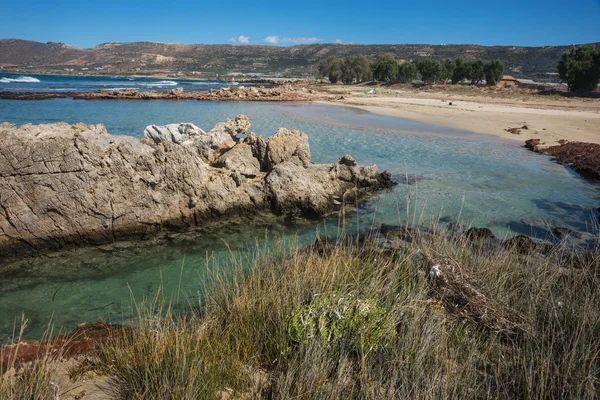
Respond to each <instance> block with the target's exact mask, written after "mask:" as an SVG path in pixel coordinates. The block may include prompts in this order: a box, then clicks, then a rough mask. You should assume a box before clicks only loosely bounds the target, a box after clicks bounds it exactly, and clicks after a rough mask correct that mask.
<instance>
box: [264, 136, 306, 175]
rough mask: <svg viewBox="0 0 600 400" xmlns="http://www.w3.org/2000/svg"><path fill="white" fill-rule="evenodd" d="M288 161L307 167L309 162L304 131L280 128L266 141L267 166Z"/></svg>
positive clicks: (270, 166)
mask: <svg viewBox="0 0 600 400" xmlns="http://www.w3.org/2000/svg"><path fill="white" fill-rule="evenodd" d="M285 161H290V162H292V163H294V164H296V165H299V166H303V167H307V166H308V165H309V164H310V148H309V146H308V136H307V135H306V133H304V132H300V131H297V130H289V129H285V128H280V129H279V130H278V131H277V132H276V133H275V135H273V136H271V137H270V138H269V141H268V143H267V167H268V168H273V167H274V166H275V165H277V164H281V163H283V162H285Z"/></svg>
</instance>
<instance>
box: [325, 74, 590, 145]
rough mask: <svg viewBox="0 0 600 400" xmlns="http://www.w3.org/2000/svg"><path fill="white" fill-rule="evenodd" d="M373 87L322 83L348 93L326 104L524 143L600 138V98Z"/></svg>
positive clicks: (328, 90) (334, 91)
mask: <svg viewBox="0 0 600 400" xmlns="http://www.w3.org/2000/svg"><path fill="white" fill-rule="evenodd" d="M370 89H371V87H369V86H362V87H361V86H330V87H325V88H323V87H322V88H321V90H323V91H326V92H328V93H335V94H337V95H338V96H339V97H338V98H341V97H343V99H339V100H335V101H328V102H325V103H329V104H337V105H347V106H353V107H358V108H361V109H364V110H366V111H369V112H372V113H374V114H380V115H388V116H394V117H400V118H406V119H410V120H413V121H418V122H423V123H428V124H432V125H439V126H447V127H451V128H457V129H464V130H469V131H472V132H476V133H481V134H492V135H496V136H500V137H502V138H505V139H511V140H518V141H520V142H524V141H525V140H527V139H531V138H537V139H540V140H541V142H542V143H544V144H546V145H552V144H556V143H557V142H558V141H559V140H561V139H564V140H568V141H581V142H590V143H600V99H580V98H564V97H560V96H556V95H553V96H544V95H535V94H534V95H532V94H531V93H527V92H523V91H519V90H515V91H514V92H512V93H511V92H507V91H506V90H504V91H503V92H502V93H497V94H495V93H494V92H493V91H482V92H481V93H475V94H473V93H468V94H465V93H460V92H454V93H453V92H449V91H448V90H447V89H443V88H440V89H437V90H435V89H434V90H430V91H423V90H406V89H389V88H382V87H377V88H376V91H377V94H366V92H368V91H369V90H370ZM507 93H508V94H507ZM450 103H452V105H450ZM524 125H527V127H528V128H529V129H520V133H519V134H515V133H510V132H507V129H510V128H522V127H523V126H524Z"/></svg>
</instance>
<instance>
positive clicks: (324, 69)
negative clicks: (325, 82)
mask: <svg viewBox="0 0 600 400" xmlns="http://www.w3.org/2000/svg"><path fill="white" fill-rule="evenodd" d="M343 64H344V60H343V59H341V58H339V57H336V56H329V57H327V58H326V59H324V60H322V61H321V62H320V63H319V74H321V76H322V77H327V78H329V81H330V82H331V83H337V82H338V81H339V80H340V79H341V78H342V65H343Z"/></svg>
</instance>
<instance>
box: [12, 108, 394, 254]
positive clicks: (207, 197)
mask: <svg viewBox="0 0 600 400" xmlns="http://www.w3.org/2000/svg"><path fill="white" fill-rule="evenodd" d="M249 126H250V122H249V120H248V118H247V117H245V116H238V117H236V118H235V119H234V120H228V121H226V122H223V123H219V124H217V125H216V126H215V127H214V128H213V129H212V130H210V131H209V132H208V133H206V132H204V131H203V130H201V129H200V128H198V127H195V126H194V125H192V124H176V125H168V126H166V127H158V126H151V127H148V128H147V129H146V131H145V138H144V139H141V140H140V139H136V138H133V137H128V136H113V135H110V134H108V133H107V132H106V129H105V128H104V127H103V126H102V125H84V124H77V125H69V124H66V123H58V124H49V125H36V126H33V125H24V126H22V127H20V128H17V127H16V126H15V125H12V124H7V123H5V124H1V125H0V259H7V258H9V257H10V256H14V255H24V254H28V253H38V252H39V251H40V250H44V249H60V248H63V247H67V246H74V245H84V244H101V243H110V242H113V241H117V240H122V239H132V238H146V237H151V236H153V235H155V234H156V233H157V232H159V231H161V230H164V229H175V230H186V229H189V228H192V227H196V226H206V225H207V224H209V223H211V222H213V221H219V220H222V219H225V218H228V217H233V216H247V215H254V214H257V213H260V212H263V211H275V212H278V213H292V214H294V215H305V216H311V217H313V216H322V215H324V214H326V213H328V212H331V211H334V210H337V209H339V208H341V207H342V206H343V204H354V202H356V201H358V200H361V199H363V198H365V196H368V195H370V194H372V193H374V192H376V191H377V190H379V189H383V188H387V187H390V186H391V178H390V175H389V174H388V173H382V174H380V173H379V172H378V169H377V167H376V166H370V167H365V166H359V165H356V162H354V160H352V159H351V157H349V156H345V157H343V158H342V159H341V160H340V161H339V162H338V163H335V164H325V165H314V164H311V163H310V151H309V147H308V138H307V136H306V135H305V134H303V133H301V132H298V131H288V130H283V129H282V130H280V131H278V133H277V134H276V135H275V136H274V137H273V138H271V139H269V140H268V141H265V140H264V139H263V138H262V137H260V136H258V135H256V134H254V133H250V134H248V136H247V137H246V138H241V137H239V136H240V135H241V134H244V133H245V132H247V131H248V129H249Z"/></svg>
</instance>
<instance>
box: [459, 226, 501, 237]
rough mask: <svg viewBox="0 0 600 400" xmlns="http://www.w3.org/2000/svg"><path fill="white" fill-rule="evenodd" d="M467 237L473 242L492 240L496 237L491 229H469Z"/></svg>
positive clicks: (466, 233)
mask: <svg viewBox="0 0 600 400" xmlns="http://www.w3.org/2000/svg"><path fill="white" fill-rule="evenodd" d="M465 237H466V238H467V239H471V240H478V239H490V238H493V237H494V234H493V233H492V231H491V229H489V228H476V227H473V228H469V229H467V231H466V232H465Z"/></svg>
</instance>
